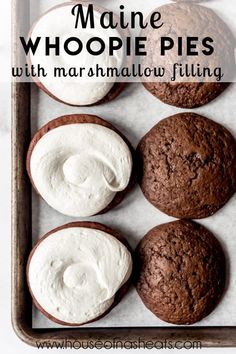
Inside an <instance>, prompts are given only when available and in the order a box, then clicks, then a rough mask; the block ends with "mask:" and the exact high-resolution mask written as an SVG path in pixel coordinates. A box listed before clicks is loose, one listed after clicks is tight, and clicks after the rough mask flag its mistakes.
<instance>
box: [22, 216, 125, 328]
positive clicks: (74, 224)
mask: <svg viewBox="0 0 236 354" xmlns="http://www.w3.org/2000/svg"><path fill="white" fill-rule="evenodd" d="M72 227H83V228H90V229H95V230H100V231H103V232H106V233H108V234H109V235H111V236H113V237H115V238H116V239H118V240H119V241H120V242H121V243H122V244H123V245H125V246H126V247H127V249H128V250H129V252H130V253H132V251H131V248H130V246H129V243H128V242H127V240H126V239H125V238H124V237H123V236H122V235H120V234H119V233H118V232H117V231H115V230H113V229H111V228H109V227H108V226H106V225H103V224H100V223H95V222H87V221H84V222H72V223H69V224H65V225H62V226H60V227H57V228H55V229H53V230H51V231H50V232H48V233H47V234H46V235H44V236H43V237H42V238H41V239H40V240H39V241H38V242H37V243H36V245H35V246H34V248H33V249H32V251H31V252H30V255H29V258H28V262H27V268H26V276H27V282H28V287H29V291H30V294H31V296H32V299H33V303H34V305H35V306H36V307H37V309H38V310H39V311H40V312H42V313H43V315H45V316H46V317H47V318H48V319H49V320H51V321H53V322H55V323H58V324H61V325H64V326H81V325H83V324H85V323H83V324H81V323H80V324H75V323H67V322H63V321H61V320H59V319H57V318H55V317H53V316H52V315H51V314H49V313H48V312H47V311H45V309H44V308H42V306H41V305H40V304H39V303H38V301H37V300H36V298H35V296H34V295H33V293H32V291H31V287H30V282H29V277H28V274H29V266H30V261H31V259H32V257H33V256H34V252H35V251H36V249H37V247H38V246H39V245H40V244H41V242H43V241H44V240H45V239H46V238H47V237H49V236H50V235H51V234H53V233H55V232H57V231H60V230H63V229H66V228H72ZM131 278H132V276H131V277H130V278H129V279H128V280H127V281H126V282H125V284H123V285H122V286H121V288H120V289H119V290H118V291H117V293H116V295H115V300H114V302H113V304H112V306H111V307H110V308H109V309H108V310H107V311H106V312H105V313H103V314H102V315H101V316H99V317H98V318H95V319H94V320H92V321H89V322H87V323H90V322H94V321H98V320H99V319H100V318H102V317H104V316H106V315H107V314H108V313H109V312H110V311H111V310H112V309H113V308H114V307H115V306H116V305H117V304H118V303H119V302H120V301H121V299H122V298H123V296H124V295H125V294H126V293H127V291H128V289H129V286H130V284H131Z"/></svg>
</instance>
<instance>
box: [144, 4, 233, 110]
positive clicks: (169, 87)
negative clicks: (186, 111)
mask: <svg viewBox="0 0 236 354" xmlns="http://www.w3.org/2000/svg"><path fill="white" fill-rule="evenodd" d="M155 11H159V12H160V14H161V18H162V22H163V26H162V27H161V28H159V29H158V31H155V30H153V29H152V28H149V27H148V28H147V29H146V30H144V32H143V34H144V35H145V36H146V37H147V56H146V57H145V59H144V64H145V66H146V67H156V66H160V67H164V68H165V70H166V73H168V76H167V77H165V80H164V81H165V82H164V81H163V82H160V79H157V80H150V79H147V80H146V82H143V84H144V86H145V88H146V89H147V90H148V91H149V92H151V93H152V94H153V95H154V96H155V97H157V98H158V99H160V100H161V101H163V102H164V103H167V104H170V105H173V106H177V107H182V108H194V107H199V106H202V105H204V104H207V103H208V102H210V101H212V100H213V99H215V98H216V97H217V96H218V95H220V94H221V93H222V92H223V91H224V90H225V89H226V88H227V86H228V82H231V81H232V75H233V74H232V73H235V59H234V48H235V39H234V38H233V35H232V33H231V31H230V29H229V28H228V27H227V25H226V24H225V23H224V22H223V21H222V20H221V19H220V18H219V17H218V16H217V14H216V13H215V12H214V11H213V10H211V9H209V8H207V7H205V6H201V5H198V4H196V3H193V2H192V1H179V2H177V3H175V4H174V3H172V4H167V5H164V6H161V7H159V8H157V9H156V10H155ZM160 37H167V38H171V39H172V40H173V41H174V48H173V49H171V50H167V51H166V52H165V55H163V56H161V55H160V53H161V44H160V43H161V41H160ZM188 37H195V38H198V41H195V42H194V43H195V45H196V52H197V53H198V55H195V56H194V55H187V54H186V47H187V44H186V42H185V41H186V38H188ZM178 38H182V41H183V43H184V45H183V47H181V48H182V54H178V53H179V49H178ZM204 38H211V39H213V42H214V52H213V53H212V54H211V55H204V54H203V53H202V50H204V47H203V45H202V42H201V41H202V39H204ZM223 53H224V54H223ZM175 63H178V65H179V64H181V65H182V69H183V70H184V72H185V73H186V71H185V70H186V65H188V69H189V70H188V75H190V76H188V75H187V74H186V75H185V76H184V77H181V76H180V75H179V71H178V70H179V66H177V69H178V70H176V75H177V76H176V79H175V81H172V76H173V73H174V69H173V65H174V64H175ZM192 65H193V66H194V68H195V69H196V68H197V67H199V68H200V69H201V70H202V69H203V68H205V67H207V68H209V69H211V71H212V73H213V72H214V70H215V68H221V69H222V70H221V71H222V73H223V75H224V76H223V77H222V78H221V80H222V82H219V81H217V80H218V78H217V80H216V78H215V77H214V76H211V77H208V76H206V77H205V78H203V76H199V77H197V76H196V75H195V73H196V70H195V73H193V74H192V72H191V70H190V67H191V66H192ZM151 81H152V82H151ZM158 81H159V82H158Z"/></svg>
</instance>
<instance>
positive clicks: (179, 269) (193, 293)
mask: <svg viewBox="0 0 236 354" xmlns="http://www.w3.org/2000/svg"><path fill="white" fill-rule="evenodd" d="M135 272H136V287H137V291H138V294H139V296H140V297H141V299H142V301H143V303H144V305H145V306H146V307H147V308H148V309H149V310H150V311H152V312H153V313H154V314H155V315H156V316H157V317H159V318H160V319H162V320H163V321H166V322H170V323H174V324H178V325H181V324H192V323H195V322H197V321H200V320H201V319H202V318H204V317H205V316H207V315H208V314H209V313H210V312H211V311H212V310H213V309H214V308H215V307H216V305H217V303H218V301H219V299H220V297H221V295H222V293H223V290H224V286H225V256H224V253H223V250H222V248H221V245H220V244H219V242H218V241H217V239H216V238H215V237H214V236H213V235H212V233H211V232H209V231H208V230H207V229H205V228H204V227H203V226H201V225H199V224H197V223H195V222H193V221H187V220H178V221H174V222H170V223H167V224H162V225H159V226H157V227H155V228H153V229H152V230H150V231H149V232H148V233H147V234H146V236H145V237H144V238H143V239H142V240H141V242H140V243H139V245H138V247H137V250H136V268H135Z"/></svg>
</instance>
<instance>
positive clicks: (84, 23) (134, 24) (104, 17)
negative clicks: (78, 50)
mask: <svg viewBox="0 0 236 354" xmlns="http://www.w3.org/2000/svg"><path fill="white" fill-rule="evenodd" d="M119 9H120V12H119V14H118V16H117V15H114V13H113V12H112V11H104V12H102V13H101V15H100V26H101V27H102V28H104V29H108V28H112V29H115V28H117V27H119V28H121V29H126V28H130V29H135V28H141V29H144V28H147V26H149V25H150V26H151V27H152V28H154V29H158V28H160V27H162V26H163V22H161V14H160V12H159V11H154V12H153V13H152V14H151V16H150V18H149V19H148V21H147V20H145V19H144V15H143V14H142V12H140V11H131V12H130V15H129V21H127V20H126V19H125V18H126V16H125V12H124V9H125V7H124V5H120V7H119ZM95 11H96V9H95ZM72 15H73V16H75V28H78V26H79V24H80V25H81V27H82V28H87V27H88V28H95V18H94V7H93V5H92V4H90V5H88V6H84V5H82V4H77V5H75V6H74V7H73V8H72Z"/></svg>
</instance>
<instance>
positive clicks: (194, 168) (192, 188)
mask: <svg viewBox="0 0 236 354" xmlns="http://www.w3.org/2000/svg"><path fill="white" fill-rule="evenodd" d="M138 154H139V158H140V166H141V168H140V171H139V181H140V186H141V189H142V191H143V193H144V195H145V197H146V198H147V199H148V200H149V202H150V203H152V204H153V205H154V206H155V207H156V208H158V209H160V210H161V211H163V212H164V213H166V214H168V215H171V216H174V217H177V218H192V219H199V218H204V217H207V216H210V215H212V214H214V213H215V212H216V211H217V210H218V209H220V208H221V207H222V206H223V205H224V204H225V203H226V202H227V201H228V200H229V198H230V197H231V196H232V195H233V194H234V192H235V190H236V141H235V140H234V138H233V136H232V135H231V134H230V132H229V131H228V130H227V129H225V128H224V127H223V126H221V125H220V124H217V123H215V122H213V121H211V120H210V119H208V118H205V117H203V116H200V115H197V114H194V113H180V114H176V115H174V116H171V117H169V118H166V119H163V120H161V121H160V122H159V123H158V124H157V125H155V126H154V127H153V128H152V129H151V130H150V131H149V132H148V133H147V134H146V135H145V136H144V137H143V138H142V140H141V142H140V143H139V146H138Z"/></svg>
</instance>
